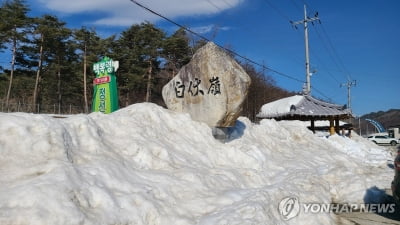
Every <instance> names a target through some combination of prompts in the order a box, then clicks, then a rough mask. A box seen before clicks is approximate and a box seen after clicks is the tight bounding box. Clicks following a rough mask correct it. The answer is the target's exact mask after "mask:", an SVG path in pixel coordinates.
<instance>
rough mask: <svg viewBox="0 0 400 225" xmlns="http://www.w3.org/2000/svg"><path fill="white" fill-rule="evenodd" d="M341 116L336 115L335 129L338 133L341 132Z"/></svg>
mask: <svg viewBox="0 0 400 225" xmlns="http://www.w3.org/2000/svg"><path fill="white" fill-rule="evenodd" d="M339 122H340V121H339V117H336V118H335V131H336V133H339V132H340V124H339Z"/></svg>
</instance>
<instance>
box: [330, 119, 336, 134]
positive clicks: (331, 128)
mask: <svg viewBox="0 0 400 225" xmlns="http://www.w3.org/2000/svg"><path fill="white" fill-rule="evenodd" d="M329 134H330V135H334V134H335V124H334V119H333V117H331V118H329Z"/></svg>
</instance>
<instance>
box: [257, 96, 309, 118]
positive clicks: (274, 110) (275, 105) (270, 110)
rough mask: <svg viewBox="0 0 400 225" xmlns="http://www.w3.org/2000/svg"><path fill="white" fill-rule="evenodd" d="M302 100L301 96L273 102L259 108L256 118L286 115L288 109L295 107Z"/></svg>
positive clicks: (288, 111)
mask: <svg viewBox="0 0 400 225" xmlns="http://www.w3.org/2000/svg"><path fill="white" fill-rule="evenodd" d="M303 99H304V96H302V95H294V96H291V97H287V98H282V99H279V100H276V101H274V102H270V103H268V104H265V105H263V106H262V107H261V111H260V113H259V114H258V116H260V117H262V116H265V115H268V116H273V115H276V116H278V115H282V114H286V113H290V109H291V107H292V106H296V105H297V104H299V103H300V102H301V101H302V100H303Z"/></svg>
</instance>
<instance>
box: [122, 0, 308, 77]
mask: <svg viewBox="0 0 400 225" xmlns="http://www.w3.org/2000/svg"><path fill="white" fill-rule="evenodd" d="M129 1H131V2H132V3H134V4H136V5H137V6H139V7H141V8H143V9H145V10H147V11H149V12H151V13H153V14H154V15H156V16H159V17H161V18H163V19H165V20H166V21H168V22H170V23H172V24H174V25H176V26H178V27H180V28H182V29H184V30H185V31H187V32H189V33H191V34H192V35H195V36H197V37H199V38H201V39H203V40H205V41H208V42H210V40H209V39H208V38H206V37H204V36H203V35H201V34H199V33H197V32H194V31H192V30H191V29H189V28H187V27H185V26H183V25H180V24H178V23H177V22H175V21H173V20H171V19H169V18H167V17H166V16H163V15H161V14H160V13H158V12H156V11H154V10H152V9H150V8H149V7H147V6H144V5H143V4H141V3H139V2H137V1H136V0H129ZM215 44H216V45H217V46H218V47H220V48H221V49H223V50H225V51H227V52H228V53H230V54H233V55H236V56H237V57H239V58H242V59H244V60H246V61H248V62H250V63H252V64H254V65H257V66H259V67H261V68H263V69H266V70H269V71H271V72H273V73H275V74H277V75H280V76H282V77H286V78H288V79H291V80H294V81H297V82H300V83H304V81H302V80H299V79H297V78H295V77H293V76H290V75H288V74H285V73H282V72H279V71H277V70H275V69H272V68H270V67H267V66H265V65H262V64H260V63H258V62H256V61H254V60H252V59H250V58H248V57H245V56H243V55H240V54H239V53H237V52H235V51H233V50H231V49H228V48H225V47H223V46H221V45H219V44H217V43H215Z"/></svg>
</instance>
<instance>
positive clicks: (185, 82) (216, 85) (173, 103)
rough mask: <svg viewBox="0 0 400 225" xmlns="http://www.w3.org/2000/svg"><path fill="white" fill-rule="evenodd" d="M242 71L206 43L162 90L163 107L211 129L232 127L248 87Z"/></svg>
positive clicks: (234, 62)
mask: <svg viewBox="0 0 400 225" xmlns="http://www.w3.org/2000/svg"><path fill="white" fill-rule="evenodd" d="M250 82H251V81H250V77H249V76H248V75H247V73H246V71H244V69H243V68H242V67H241V66H240V64H238V63H237V62H236V61H235V60H234V59H233V58H232V57H231V56H230V55H229V54H227V53H226V52H225V51H224V50H222V49H220V48H219V47H218V46H216V45H215V44H213V43H211V42H210V43H207V44H206V45H205V46H203V47H201V48H200V49H199V50H197V52H196V53H195V54H194V55H193V57H192V59H191V60H190V62H189V63H188V64H186V65H185V66H183V67H182V68H181V69H180V70H179V72H178V73H177V74H176V75H175V76H174V78H172V80H170V81H169V82H168V83H167V84H166V85H165V86H164V87H163V91H162V95H163V99H164V102H165V105H166V106H167V107H168V109H170V110H173V111H176V112H184V113H189V114H190V116H191V118H192V119H193V120H196V121H199V122H204V123H206V124H207V125H209V126H211V127H230V126H234V125H235V122H236V119H237V117H238V116H239V115H240V111H241V106H242V103H243V101H244V99H245V98H246V95H247V90H248V87H249V85H250Z"/></svg>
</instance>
